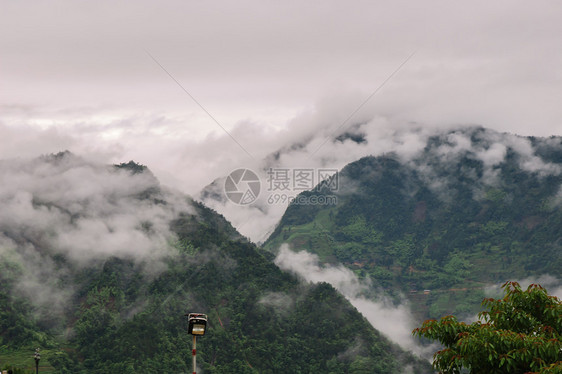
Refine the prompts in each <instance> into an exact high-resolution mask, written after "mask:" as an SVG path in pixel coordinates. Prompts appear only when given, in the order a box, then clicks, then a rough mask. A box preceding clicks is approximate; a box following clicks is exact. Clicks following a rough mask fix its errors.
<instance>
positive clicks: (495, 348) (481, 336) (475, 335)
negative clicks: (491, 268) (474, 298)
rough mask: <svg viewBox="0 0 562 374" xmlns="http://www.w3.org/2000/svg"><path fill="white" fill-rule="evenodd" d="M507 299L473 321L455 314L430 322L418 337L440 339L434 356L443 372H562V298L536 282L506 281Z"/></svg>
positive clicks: (490, 302)
mask: <svg viewBox="0 0 562 374" xmlns="http://www.w3.org/2000/svg"><path fill="white" fill-rule="evenodd" d="M502 287H503V289H504V291H505V297H504V298H502V299H497V300H496V299H492V298H487V299H484V301H483V302H482V304H483V305H485V306H486V307H487V308H488V310H487V311H484V312H481V313H480V314H479V317H480V320H481V321H477V322H474V323H472V324H470V325H468V324H465V323H463V322H459V321H457V319H456V318H455V317H454V316H446V317H443V318H441V320H439V321H436V320H428V321H425V322H424V323H423V325H422V327H419V328H417V329H415V330H414V332H413V333H414V335H418V336H420V337H424V338H429V339H432V340H437V341H439V342H440V343H441V344H442V345H443V346H445V348H444V349H442V350H440V351H438V352H437V353H435V355H434V356H433V366H434V367H435V368H436V369H437V370H439V372H441V373H461V372H463V371H462V370H463V368H465V369H468V370H470V373H562V340H561V338H562V302H561V301H560V300H559V299H558V298H557V297H555V296H549V295H548V293H547V291H546V290H545V289H544V288H543V287H541V286H540V285H537V284H531V285H530V286H529V287H528V288H527V289H526V290H523V289H521V287H520V285H519V284H518V283H517V282H506V283H505V284H504V285H503V286H502Z"/></svg>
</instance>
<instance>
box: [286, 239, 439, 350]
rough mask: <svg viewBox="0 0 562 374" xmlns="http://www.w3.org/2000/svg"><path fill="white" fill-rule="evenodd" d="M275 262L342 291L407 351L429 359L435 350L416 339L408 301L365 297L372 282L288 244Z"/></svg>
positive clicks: (376, 325)
mask: <svg viewBox="0 0 562 374" xmlns="http://www.w3.org/2000/svg"><path fill="white" fill-rule="evenodd" d="M275 263H276V264H277V266H279V267H280V268H281V269H283V270H286V271H290V272H292V273H294V274H296V275H298V276H299V277H300V278H302V279H303V280H304V281H306V282H312V283H318V282H326V283H329V284H331V285H332V286H333V287H334V288H336V289H337V290H338V291H339V292H341V293H342V294H343V295H344V296H345V297H346V298H347V299H348V300H349V302H350V303H351V304H352V305H353V306H355V307H356V308H357V310H358V311H359V312H360V313H361V314H363V315H364V316H365V318H367V320H368V321H369V322H370V323H371V325H373V327H375V328H376V329H377V330H379V331H380V332H382V333H383V334H384V335H386V336H387V337H388V338H389V339H390V340H392V341H393V342H395V343H397V344H399V345H400V346H401V347H403V348H404V349H407V350H409V351H412V352H414V353H415V354H417V355H420V356H421V357H425V358H428V357H429V355H430V353H431V352H433V351H434V347H433V346H430V347H422V346H421V345H420V344H419V343H418V342H417V341H416V340H415V339H414V338H413V337H412V330H413V329H414V327H415V323H416V322H415V320H414V317H413V316H412V314H411V312H410V309H409V306H408V304H407V303H406V301H404V300H403V301H402V303H401V304H398V305H395V303H393V302H392V301H391V300H390V299H389V298H388V297H386V296H384V295H382V294H380V295H378V296H377V298H376V300H373V299H371V298H368V297H367V296H365V294H366V293H367V292H369V291H370V290H372V289H373V285H372V284H371V283H370V281H369V280H368V279H367V280H360V279H359V278H358V277H357V276H356V275H355V274H354V273H353V272H352V271H351V270H350V269H348V268H346V267H345V266H343V265H341V264H340V265H320V261H319V259H318V256H317V255H315V254H312V253H309V252H307V251H304V250H303V251H300V252H293V251H292V250H291V249H290V248H289V246H288V245H287V244H283V245H282V246H281V247H280V248H279V253H278V255H277V257H276V258H275Z"/></svg>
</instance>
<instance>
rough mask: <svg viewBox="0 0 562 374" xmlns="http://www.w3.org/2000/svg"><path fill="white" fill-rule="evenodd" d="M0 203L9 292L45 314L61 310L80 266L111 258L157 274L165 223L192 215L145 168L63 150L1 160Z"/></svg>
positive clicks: (0, 251)
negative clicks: (12, 270) (11, 283)
mask: <svg viewBox="0 0 562 374" xmlns="http://www.w3.org/2000/svg"><path fill="white" fill-rule="evenodd" d="M150 193H152V194H153V195H152V196H150V195H149V194H150ZM156 198H158V199H159V200H160V201H161V202H160V203H156V202H155V201H154V199H156ZM0 204H1V205H2V210H1V211H0V258H1V260H2V262H3V263H4V264H12V266H15V267H16V269H18V270H17V271H16V273H17V274H16V277H17V280H18V281H17V282H16V283H15V288H14V292H17V293H18V294H20V295H23V296H24V297H25V298H26V299H28V300H30V301H31V302H33V303H34V304H35V305H36V306H38V307H40V308H41V310H42V313H44V314H48V315H57V314H60V313H62V312H64V310H65V307H66V302H67V301H69V300H70V297H72V296H73V293H74V292H75V290H74V285H71V284H68V282H65V279H66V278H67V277H69V276H71V275H72V274H70V272H75V271H80V269H83V268H84V267H86V266H94V267H95V266H99V265H101V264H103V262H104V261H105V260H107V259H109V258H112V257H117V258H121V259H127V260H131V261H133V262H134V263H135V264H136V266H137V267H138V270H139V272H141V273H142V274H143V276H146V277H148V278H150V277H152V276H154V275H156V274H158V273H159V272H160V271H162V270H163V269H165V264H164V262H163V261H162V260H163V259H165V258H167V257H170V256H173V255H174V254H175V252H174V251H173V250H172V247H171V245H170V244H171V243H172V242H173V241H174V240H175V235H174V234H173V233H172V232H171V231H170V229H169V223H170V221H171V220H173V219H175V218H176V217H177V216H178V214H179V213H180V212H186V213H193V212H194V209H193V208H192V207H191V205H190V203H189V202H188V201H187V200H186V198H185V197H183V196H181V195H178V194H175V193H172V192H169V191H167V190H166V189H162V188H160V186H159V184H158V181H157V180H156V179H155V178H154V176H152V174H150V172H143V173H137V174H131V172H130V171H128V170H124V169H117V168H114V167H111V166H106V165H102V164H97V163H92V162H90V161H87V160H84V159H81V158H79V157H76V156H73V155H69V154H64V155H58V156H46V157H42V158H37V159H14V160H4V161H2V162H0ZM61 258H64V261H63V263H64V265H61V263H60V260H61ZM42 318H44V316H43V317H42Z"/></svg>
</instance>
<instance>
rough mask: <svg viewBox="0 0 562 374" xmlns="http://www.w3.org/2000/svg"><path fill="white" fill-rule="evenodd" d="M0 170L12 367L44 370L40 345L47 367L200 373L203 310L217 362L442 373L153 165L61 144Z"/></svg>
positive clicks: (6, 340) (1, 253)
mask: <svg viewBox="0 0 562 374" xmlns="http://www.w3.org/2000/svg"><path fill="white" fill-rule="evenodd" d="M0 178H1V180H2V181H1V184H0V210H1V212H2V214H1V215H0V279H1V283H0V316H1V318H0V366H5V365H7V364H12V365H16V366H18V365H19V366H20V367H27V368H28V369H30V367H31V365H32V363H33V360H32V358H31V357H32V354H33V351H34V349H35V348H36V347H40V348H41V350H42V359H41V366H42V370H41V372H57V373H138V372H146V373H179V372H188V371H190V365H191V337H190V336H189V335H188V334H187V332H186V320H185V317H184V314H185V313H188V312H200V313H206V314H208V315H209V328H208V332H207V334H206V335H205V336H204V337H202V338H200V339H199V340H198V364H199V366H200V368H201V369H202V370H203V372H205V373H281V372H283V373H285V372H290V373H342V372H346V373H367V372H368V373H397V372H402V371H403V370H404V368H406V367H409V368H410V369H411V370H412V371H413V372H419V373H421V372H429V369H428V364H427V363H426V362H421V361H419V360H418V359H416V358H414V357H413V356H412V355H410V354H409V353H406V352H404V351H402V350H401V349H400V348H399V347H397V346H396V345H394V344H392V343H390V342H389V341H388V340H387V339H386V338H385V337H383V336H381V335H380V334H379V333H378V332H377V331H376V330H375V329H374V328H372V327H371V325H370V324H369V323H368V322H367V321H366V320H365V318H363V316H362V315H361V314H359V313H358V312H357V310H356V309H355V308H354V307H353V306H351V305H350V304H349V303H348V302H347V300H345V298H343V297H342V296H341V295H340V294H339V293H338V292H337V291H336V290H335V289H334V288H332V287H331V286H330V285H328V284H325V283H321V284H302V283H301V282H299V281H298V280H297V279H296V278H295V277H293V276H292V275H290V274H287V273H284V272H282V271H281V270H280V269H279V268H278V267H277V266H276V265H275V264H274V263H273V256H272V255H271V254H270V253H269V252H267V251H264V250H262V249H260V248H257V247H256V246H255V245H253V244H252V243H249V242H248V241H246V240H245V239H244V238H242V237H241V236H240V235H239V234H238V233H237V232H236V231H235V230H234V229H233V228H232V226H231V225H230V224H229V223H228V222H226V221H225V220H224V218H222V216H220V215H218V214H216V213H215V212H214V211H211V210H210V209H208V208H206V207H205V206H203V205H201V204H199V203H197V202H194V201H192V200H191V199H189V198H187V197H185V196H182V195H180V194H178V193H176V192H172V191H168V190H166V189H165V188H163V187H161V186H160V185H159V183H158V181H157V180H156V179H155V178H154V176H153V175H152V174H151V173H150V171H148V170H147V169H146V168H145V167H143V166H141V165H138V164H135V163H133V162H131V163H128V164H122V165H118V166H105V165H97V164H95V163H92V162H89V161H85V160H83V159H81V158H79V157H76V156H74V155H72V154H69V153H61V154H57V155H51V156H47V157H43V158H41V159H37V160H31V161H26V160H23V161H22V160H11V161H3V162H2V163H1V164H0Z"/></svg>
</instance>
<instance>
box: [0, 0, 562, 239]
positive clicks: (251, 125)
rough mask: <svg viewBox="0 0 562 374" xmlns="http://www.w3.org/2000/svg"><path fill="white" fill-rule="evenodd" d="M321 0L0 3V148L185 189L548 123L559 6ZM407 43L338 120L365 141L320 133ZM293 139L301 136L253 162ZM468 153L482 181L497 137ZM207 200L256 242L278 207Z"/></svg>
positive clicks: (544, 130)
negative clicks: (67, 155) (433, 134)
mask: <svg viewBox="0 0 562 374" xmlns="http://www.w3.org/2000/svg"><path fill="white" fill-rule="evenodd" d="M322 5H323V6H322V7H319V6H318V4H315V3H306V4H303V3H302V2H296V1H288V2H283V3H282V4H271V3H262V2H256V1H242V2H239V3H237V4H236V5H235V4H230V3H228V2H218V3H213V4H210V3H192V2H180V1H175V0H169V1H165V2H155V1H149V0H142V1H139V2H135V3H134V4H133V3H130V4H129V3H119V4H116V3H114V2H109V1H100V2H96V3H95V4H94V3H92V4H87V3H76V2H70V1H62V0H61V1H47V2H42V3H41V4H33V5H32V4H31V3H29V2H10V3H6V4H4V7H3V12H2V14H1V15H0V24H2V25H3V26H4V28H5V30H6V32H3V33H0V57H1V58H2V61H3V65H2V71H1V72H0V77H1V78H2V82H3V85H2V87H3V90H0V121H1V124H0V141H1V144H0V157H1V158H13V157H32V156H34V155H36V154H37V153H48V152H56V151H59V150H63V149H70V150H72V151H73V152H75V153H77V154H81V155H88V156H89V157H92V158H94V159H96V160H98V161H103V162H122V161H128V160H130V159H134V160H136V161H138V162H141V163H143V164H147V165H149V166H150V167H151V169H152V170H153V171H154V172H155V173H156V175H157V176H158V177H159V179H160V180H161V181H162V182H163V183H164V184H166V185H171V186H173V187H176V188H179V189H181V190H182V191H185V192H188V193H190V194H192V195H196V194H197V193H198V192H199V190H200V189H201V188H203V187H204V186H205V185H207V184H208V183H209V182H211V181H212V180H214V179H215V178H216V177H217V176H224V175H227V174H228V173H229V172H230V171H232V170H234V169H237V168H239V167H247V168H251V169H253V170H256V171H257V170H261V169H263V167H268V166H270V165H280V166H281V167H287V166H289V167H319V166H320V165H322V166H328V167H334V168H340V167H342V166H344V165H345V164H346V163H348V162H350V161H353V160H355V159H357V158H359V157H362V156H365V155H368V154H381V153H384V152H389V151H398V153H399V154H400V155H403V157H406V158H407V159H410V158H412V156H413V155H414V154H416V152H418V151H419V149H420V147H423V146H424V144H425V137H426V136H427V132H428V131H427V130H428V127H429V129H435V128H450V127H451V126H458V125H464V124H482V125H484V126H486V127H490V128H493V129H495V130H498V131H510V132H513V133H519V134H524V135H527V134H529V135H551V134H560V132H561V131H562V130H561V129H562V128H561V127H560V123H559V118H562V108H561V107H560V105H559V103H558V101H557V100H556V99H555V98H557V97H560V96H561V90H562V84H561V77H560V74H559V72H558V67H559V66H560V63H561V62H562V53H561V52H560V51H561V49H560V48H559V46H560V41H559V38H558V37H557V36H558V35H559V34H560V31H562V30H561V28H562V25H561V24H560V22H559V19H560V14H561V13H562V6H560V5H558V4H553V3H548V4H546V3H545V4H541V5H529V4H528V3H527V2H523V1H515V2H514V1H510V2H507V1H500V2H495V3H493V4H491V3H489V2H485V1H476V2H472V3H471V5H470V6H467V7H463V8H462V9H459V8H458V7H457V6H453V5H452V4H450V3H449V2H446V1H442V0H433V1H430V2H427V3H425V4H424V5H423V7H422V6H421V5H416V4H412V3H410V2H402V1H398V2H393V3H392V4H389V3H383V2H367V1H360V2H356V3H353V4H348V3H341V2H336V1H330V2H327V3H323V4H322ZM61 8H64V9H65V11H64V12H60V9H61ZM144 49H146V50H149V51H150V53H152V54H153V55H154V56H155V57H156V58H157V59H158V60H159V61H160V62H161V63H162V64H163V66H165V67H166V69H167V70H168V71H169V72H170V73H171V74H172V75H173V76H174V77H175V78H176V79H177V80H178V82H180V83H181V84H182V85H183V86H184V87H185V88H186V89H187V90H188V91H189V92H190V93H191V94H193V95H194V97H195V98H196V99H197V100H198V101H199V102H200V103H202V104H203V105H204V106H205V108H207V109H208V110H209V112H210V113H212V115H213V116H214V117H215V118H216V119H217V120H218V121H219V122H220V123H221V125H223V126H224V127H225V128H226V129H227V130H228V131H229V132H230V134H232V135H233V136H234V137H235V138H236V139H237V141H238V142H239V143H240V144H241V145H242V146H243V147H244V148H245V149H246V150H247V151H248V152H250V153H251V154H252V155H254V159H251V158H249V157H248V156H247V155H246V153H245V152H244V151H242V150H241V149H240V148H239V147H238V145H236V144H235V143H234V142H233V141H232V139H230V137H229V136H227V135H226V134H225V133H224V132H223V131H222V130H221V129H220V128H219V127H218V126H217V125H216V124H215V123H214V122H213V120H211V119H210V118H209V117H208V116H207V115H206V114H205V113H204V112H203V111H202V110H201V109H200V108H199V107H198V106H197V105H196V104H195V103H194V102H193V101H192V100H191V99H190V98H189V97H188V96H187V95H186V94H185V93H184V92H183V91H182V90H181V88H180V87H178V86H177V85H176V83H175V82H173V81H172V80H171V79H170V78H169V77H168V76H167V75H166V73H165V72H163V71H162V70H161V69H160V68H159V67H158V66H157V65H156V64H154V62H153V61H152V60H151V59H150V58H149V57H148V56H147V55H146V53H145V52H144ZM413 51H417V53H416V55H415V56H414V58H412V59H411V60H410V61H409V62H408V63H407V64H406V65H405V66H404V67H403V68H402V69H401V71H400V72H399V73H398V74H396V75H395V76H394V77H393V78H392V79H391V80H390V81H389V82H388V83H387V84H386V85H385V86H384V87H382V89H381V90H380V92H378V93H377V94H376V95H375V96H374V97H373V99H372V100H371V101H369V102H368V103H367V105H365V106H364V107H363V108H362V109H361V110H360V111H358V112H357V113H355V114H354V116H353V118H351V120H350V121H349V123H348V124H347V125H348V126H343V127H342V128H341V129H340V130H341V131H338V132H336V135H337V134H339V133H340V132H343V131H344V130H347V129H349V128H352V127H354V126H359V129H360V130H361V131H362V132H364V133H365V136H366V138H367V140H368V143H365V144H356V143H353V142H351V141H342V142H336V143H331V142H328V143H327V144H326V145H324V146H321V147H320V145H321V144H322V143H323V142H324V141H325V140H326V138H327V137H330V136H331V135H332V134H333V132H334V131H335V130H336V129H338V127H339V126H340V125H342V123H343V122H344V121H345V120H346V119H347V118H348V116H349V115H350V114H351V113H354V111H355V110H356V109H357V108H358V106H359V105H360V104H361V103H362V102H363V101H364V100H365V99H366V98H367V97H368V96H369V95H370V94H371V93H373V92H374V90H375V89H376V88H377V87H379V85H380V84H381V83H382V82H384V81H385V79H387V78H388V76H389V74H390V73H391V72H393V71H394V70H395V69H396V68H397V67H398V66H399V65H400V63H401V62H403V61H404V59H405V58H406V57H407V56H409V55H410V54H411V53H412V52H413ZM407 129H414V130H415V131H406V130H407ZM297 143H303V144H302V145H303V147H302V148H300V149H294V150H292V151H291V152H283V154H282V155H280V159H279V160H271V159H270V160H269V161H268V162H265V163H264V162H261V160H262V159H263V158H265V157H267V156H268V155H270V154H272V152H275V151H276V150H279V149H283V148H284V147H287V146H291V145H294V144H297ZM502 144H503V143H502ZM519 146H520V147H521V149H522V150H523V148H524V146H525V145H524V144H523V145H521V144H520V145H519ZM319 147H320V148H319ZM523 151H524V150H523ZM482 152H485V153H482V154H480V155H477V157H481V158H482V159H483V160H486V162H490V164H487V165H489V168H487V169H486V171H485V174H486V177H487V178H488V179H489V180H490V181H492V180H494V179H495V174H494V169H493V165H494V164H493V162H495V160H497V158H498V157H501V154H502V152H503V151H502V149H500V148H498V149H494V148H493V147H492V148H490V149H488V150H483V151H482ZM490 152H491V153H490ZM312 153H314V155H312ZM539 161H540V160H538V159H537V158H534V157H532V155H531V156H530V157H529V158H528V160H527V161H526V163H525V167H526V168H528V169H529V170H533V169H540V170H543V169H544V168H545V165H542V164H541V163H540V162H539ZM214 207H215V208H217V209H219V210H220V211H221V212H223V213H224V214H225V216H227V218H229V219H231V220H232V221H234V223H235V225H236V226H237V227H239V228H240V229H241V231H242V232H243V233H244V234H246V235H248V236H250V237H252V238H253V239H254V240H258V241H259V240H262V239H263V238H264V237H265V236H266V233H267V232H268V231H269V230H270V228H271V227H272V225H274V224H275V222H276V221H277V218H278V217H279V216H280V212H282V211H283V209H284V207H281V208H277V207H271V206H267V204H262V205H261V206H260V207H259V209H253V210H252V208H250V211H247V210H242V209H239V208H238V207H236V206H228V205H224V206H222V205H221V204H217V205H215V206H214ZM264 212H265V213H264ZM253 217H257V218H256V219H253Z"/></svg>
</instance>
